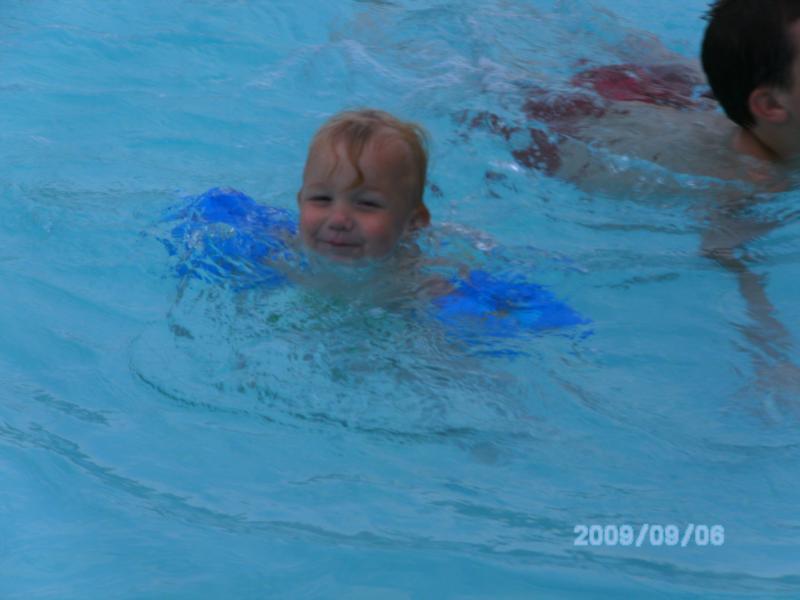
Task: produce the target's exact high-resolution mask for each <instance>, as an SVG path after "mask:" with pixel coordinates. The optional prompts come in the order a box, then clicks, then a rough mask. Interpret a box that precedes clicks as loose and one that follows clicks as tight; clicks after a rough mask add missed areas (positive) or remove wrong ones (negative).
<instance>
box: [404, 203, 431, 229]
mask: <svg viewBox="0 0 800 600" xmlns="http://www.w3.org/2000/svg"><path fill="white" fill-rule="evenodd" d="M430 222H431V213H430V212H428V207H427V206H425V205H424V204H420V205H419V206H418V207H417V208H415V209H414V214H412V215H411V221H409V223H408V228H409V229H410V230H411V231H414V230H415V229H422V228H423V227H427V226H428V225H430Z"/></svg>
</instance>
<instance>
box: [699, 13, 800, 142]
mask: <svg viewBox="0 0 800 600" xmlns="http://www.w3.org/2000/svg"><path fill="white" fill-rule="evenodd" d="M798 19H800V1H799V0H717V1H716V2H715V3H714V4H713V5H712V6H711V9H710V11H709V13H708V21H709V23H708V27H707V28H706V32H705V37H704V39H703V48H702V62H703V70H704V71H705V73H706V76H707V77H708V82H709V84H710V86H711V89H712V90H713V92H714V95H715V97H716V98H717V100H718V101H719V103H720V105H722V108H723V109H724V110H725V113H726V114H727V115H728V117H729V118H730V119H731V120H732V121H733V122H734V123H736V124H737V125H739V126H741V127H743V128H745V129H747V130H755V129H756V128H758V127H761V126H766V127H767V128H771V127H777V128H779V129H785V127H784V126H785V125H786V124H787V123H788V122H790V121H792V120H794V121H796V120H798V119H800V81H798V79H799V78H800V69H799V68H798V62H800V61H797V60H796V58H797V54H798V44H800V24H798ZM771 135H772V133H769V134H768V137H770V136H771ZM768 141H769V140H768ZM782 141H784V140H776V142H777V143H778V145H785V144H782ZM768 145H770V144H768ZM772 149H773V150H776V151H777V152H778V153H780V151H781V150H784V148H772Z"/></svg>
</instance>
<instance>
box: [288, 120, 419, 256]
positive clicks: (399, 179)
mask: <svg viewBox="0 0 800 600" xmlns="http://www.w3.org/2000/svg"><path fill="white" fill-rule="evenodd" d="M426 141H427V136H426V134H425V131H424V130H423V129H422V128H421V127H419V126H418V125H415V124H413V123H407V122H404V121H401V120H399V119H397V118H396V117H393V116H392V115H390V114H388V113H385V112H382V111H379V110H371V109H365V110H357V111H346V112H342V113H339V114H337V115H335V116H333V117H332V118H331V119H329V120H328V121H327V122H326V123H325V124H324V125H323V126H322V127H321V128H320V129H319V131H317V133H316V135H315V136H314V139H313V140H312V141H311V146H310V147H309V150H308V158H307V160H306V166H305V169H304V171H303V186H302V188H301V189H300V191H299V192H298V194H297V202H298V205H299V207H300V234H301V237H302V239H303V242H304V243H305V244H306V245H307V246H308V247H309V248H311V249H312V250H315V251H316V252H319V253H321V254H325V255H327V256H330V257H332V258H336V259H343V260H356V259H360V258H380V257H383V256H386V255H387V254H389V253H390V252H391V251H392V250H393V249H394V248H395V246H396V245H397V243H398V242H399V241H400V240H401V239H402V238H403V236H404V235H405V234H406V233H408V232H410V231H413V230H415V229H418V228H420V227H424V226H425V225H427V224H428V223H429V222H430V214H429V213H428V209H427V208H426V207H425V204H424V203H423V200H422V196H423V192H424V189H425V177H426V171H427V166H428V154H427V151H426Z"/></svg>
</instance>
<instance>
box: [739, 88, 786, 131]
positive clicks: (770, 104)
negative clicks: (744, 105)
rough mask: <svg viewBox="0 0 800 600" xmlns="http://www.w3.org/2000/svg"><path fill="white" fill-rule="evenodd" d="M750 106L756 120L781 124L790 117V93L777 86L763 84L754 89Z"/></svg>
mask: <svg viewBox="0 0 800 600" xmlns="http://www.w3.org/2000/svg"><path fill="white" fill-rule="evenodd" d="M748 106H749V107H750V112H751V113H753V116H754V117H755V118H756V122H758V121H761V122H767V123H771V124H773V125H780V124H782V123H785V122H786V121H787V120H788V119H789V108H788V93H787V92H784V91H781V90H780V89H779V88H776V87H772V86H766V85H762V86H759V87H757V88H756V89H754V90H753V91H752V92H750V97H749V98H748Z"/></svg>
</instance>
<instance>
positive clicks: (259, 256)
mask: <svg viewBox="0 0 800 600" xmlns="http://www.w3.org/2000/svg"><path fill="white" fill-rule="evenodd" d="M164 220H165V221H178V225H176V226H175V227H174V228H173V229H172V230H171V231H170V237H171V239H169V240H164V244H165V245H166V247H167V251H168V252H169V253H170V254H171V255H173V256H174V255H178V256H180V258H181V262H180V263H179V264H178V265H177V267H176V272H177V274H178V275H179V276H180V277H185V276H188V277H197V278H200V279H204V280H217V281H218V280H222V279H227V278H228V277H229V276H230V275H233V274H236V275H237V283H238V284H239V285H242V286H244V287H248V286H253V285H259V284H265V285H269V286H275V285H279V284H281V283H284V282H285V281H286V278H285V277H284V275H282V274H281V273H279V272H278V271H276V270H275V269H274V268H271V267H270V266H269V265H267V264H266V263H265V262H264V260H265V259H270V260H276V259H277V260H280V259H289V258H290V257H291V256H293V252H292V251H291V249H290V248H289V247H288V245H287V244H286V242H285V241H284V240H285V239H286V238H287V237H289V236H294V235H296V234H297V225H296V220H295V218H294V217H293V216H292V214H291V213H290V212H289V211H286V210H283V209H280V208H272V207H268V206H262V205H260V204H258V203H256V202H255V201H254V200H253V199H252V198H250V197H249V196H247V195H245V194H243V193H241V192H237V191H235V190H231V189H222V188H213V189H211V190H208V191H207V192H206V193H204V194H202V195H200V196H197V197H196V198H194V199H192V200H191V201H190V202H189V204H188V205H182V206H181V207H179V208H177V209H174V210H172V211H171V212H169V213H168V214H167V215H166V216H165V217H164Z"/></svg>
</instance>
